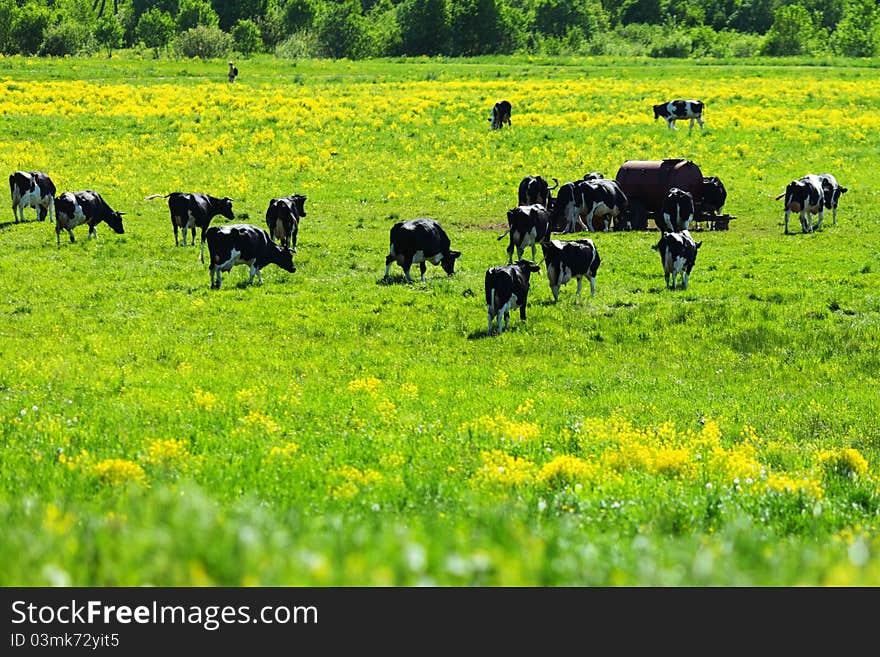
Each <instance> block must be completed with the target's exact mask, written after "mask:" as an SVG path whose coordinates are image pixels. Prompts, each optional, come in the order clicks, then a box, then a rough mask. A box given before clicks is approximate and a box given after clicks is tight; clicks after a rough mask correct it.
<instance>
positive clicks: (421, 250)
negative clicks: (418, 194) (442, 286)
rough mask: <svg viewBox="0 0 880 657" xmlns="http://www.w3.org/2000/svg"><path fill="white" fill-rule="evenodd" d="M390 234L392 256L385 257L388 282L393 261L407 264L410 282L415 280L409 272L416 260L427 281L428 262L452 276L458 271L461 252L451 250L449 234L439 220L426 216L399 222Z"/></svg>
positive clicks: (406, 271) (389, 253) (404, 269)
mask: <svg viewBox="0 0 880 657" xmlns="http://www.w3.org/2000/svg"><path fill="white" fill-rule="evenodd" d="M390 237H391V240H390V241H391V244H390V246H389V249H388V256H387V257H386V258H385V280H386V281H387V280H388V272H389V270H390V269H391V263H392V262H396V263H397V264H398V265H400V266H401V267H403V273H404V275H405V276H406V280H407V282H409V283H412V282H413V280H412V276H410V273H409V270H410V267H412V265H413V263H418V264H419V270H420V271H421V274H422V277H421V278H422V280H423V281H424V280H425V270H426V269H427V268H428V267H427V264H426V263H428V262H430V263H431V264H433V265H440V266H441V267H443V271H445V272H446V274H447V275H449V276H452V274H454V273H455V261H456V260H457V259H458V258H459V257H461V251H451V250H450V249H449V245H450V242H449V237H448V236H447V235H446V231H444V230H443V227H442V226H441V225H440V223H439V222H438V221H437V220H436V219H427V218H424V217H422V218H419V219H410V220H408V221H398V222H397V223H396V224H394V225H393V226H392V227H391V235H390Z"/></svg>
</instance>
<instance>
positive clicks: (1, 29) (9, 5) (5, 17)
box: [0, 0, 18, 55]
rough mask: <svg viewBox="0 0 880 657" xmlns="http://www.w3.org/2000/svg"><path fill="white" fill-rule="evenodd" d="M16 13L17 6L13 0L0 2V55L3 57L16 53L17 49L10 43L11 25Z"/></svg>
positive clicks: (0, 0) (1, 0)
mask: <svg viewBox="0 0 880 657" xmlns="http://www.w3.org/2000/svg"><path fill="white" fill-rule="evenodd" d="M16 13H18V5H16V4H15V0H0V53H3V54H4V55H11V54H13V53H16V52H18V47H17V46H16V45H15V44H14V43H13V41H12V25H13V23H14V22H15V15H16Z"/></svg>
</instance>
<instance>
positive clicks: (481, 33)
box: [449, 0, 511, 55]
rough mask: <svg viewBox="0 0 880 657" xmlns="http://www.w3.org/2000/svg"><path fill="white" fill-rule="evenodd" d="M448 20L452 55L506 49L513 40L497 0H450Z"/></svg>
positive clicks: (475, 53) (476, 53)
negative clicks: (505, 26)
mask: <svg viewBox="0 0 880 657" xmlns="http://www.w3.org/2000/svg"><path fill="white" fill-rule="evenodd" d="M449 24H450V35H451V36H450V41H451V43H450V54H451V55H480V54H483V53H491V52H503V51H505V46H508V45H509V44H510V43H511V42H510V41H509V40H507V39H505V38H504V36H505V30H504V20H503V15H502V13H501V7H500V3H499V2H498V0H451V3H450V21H449Z"/></svg>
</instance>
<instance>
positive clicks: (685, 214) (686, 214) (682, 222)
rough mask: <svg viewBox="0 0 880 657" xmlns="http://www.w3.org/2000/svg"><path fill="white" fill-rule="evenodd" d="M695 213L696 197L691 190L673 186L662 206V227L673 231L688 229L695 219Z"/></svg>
mask: <svg viewBox="0 0 880 657" xmlns="http://www.w3.org/2000/svg"><path fill="white" fill-rule="evenodd" d="M694 213H695V210H694V197H693V196H691V194H690V192H686V191H684V190H683V189H679V188H678V187H673V188H671V189H670V190H669V192H668V193H667V194H666V198H665V199H663V203H661V206H660V217H661V219H662V225H661V226H660V229H661V230H666V231H669V232H671V233H673V232H679V231H682V230H688V228H690V225H691V222H692V221H693V220H694Z"/></svg>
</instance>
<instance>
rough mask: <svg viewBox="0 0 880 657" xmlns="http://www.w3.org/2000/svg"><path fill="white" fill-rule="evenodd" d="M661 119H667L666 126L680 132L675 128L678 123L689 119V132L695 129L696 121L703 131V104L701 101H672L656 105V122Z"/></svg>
mask: <svg viewBox="0 0 880 657" xmlns="http://www.w3.org/2000/svg"><path fill="white" fill-rule="evenodd" d="M661 117H662V118H664V119H666V126H667V127H668V128H669V129H671V130H678V128H676V127H675V122H676V121H683V120H687V119H690V122H691V124H690V128H689V129H688V132H690V131H691V130H693V129H694V121H696V122H697V123H699V124H700V130H702V129H703V103H702V101H699V100H670V101H669V102H668V103H660V104H659V105H654V120H655V121H656V120H657V119H659V118H661Z"/></svg>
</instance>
